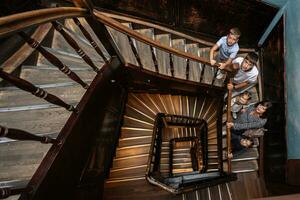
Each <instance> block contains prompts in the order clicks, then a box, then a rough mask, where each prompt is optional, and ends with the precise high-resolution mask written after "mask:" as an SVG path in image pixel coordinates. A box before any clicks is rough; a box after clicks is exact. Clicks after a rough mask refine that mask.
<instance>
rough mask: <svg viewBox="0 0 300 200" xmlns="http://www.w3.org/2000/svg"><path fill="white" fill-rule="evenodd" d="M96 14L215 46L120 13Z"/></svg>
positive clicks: (242, 50)
mask: <svg viewBox="0 0 300 200" xmlns="http://www.w3.org/2000/svg"><path fill="white" fill-rule="evenodd" d="M97 12H98V13H101V14H103V15H105V16H107V17H110V18H113V19H117V20H122V21H126V22H130V23H134V24H138V25H140V26H143V27H148V28H153V29H156V30H158V31H160V32H163V33H169V34H171V35H174V36H176V37H177V38H184V39H186V40H189V41H191V42H193V43H197V44H200V45H203V46H204V47H212V46H213V45H214V44H215V43H212V42H208V41H206V40H201V39H199V38H195V37H192V36H190V35H187V34H184V33H182V32H178V31H175V30H173V29H170V28H167V27H165V26H161V25H158V24H154V23H151V22H147V21H144V20H140V19H137V18H134V17H132V16H130V17H129V16H123V15H122V14H120V13H118V14H114V13H112V12H106V11H105V10H104V11H102V10H101V8H99V9H98V8H97ZM239 52H240V53H247V52H254V49H251V48H250V49H249V48H240V49H239Z"/></svg>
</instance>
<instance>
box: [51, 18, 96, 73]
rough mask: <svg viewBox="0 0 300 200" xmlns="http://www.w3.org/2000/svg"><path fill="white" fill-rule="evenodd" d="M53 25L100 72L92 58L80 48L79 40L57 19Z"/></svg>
mask: <svg viewBox="0 0 300 200" xmlns="http://www.w3.org/2000/svg"><path fill="white" fill-rule="evenodd" d="M51 23H52V25H53V27H54V28H55V29H56V30H57V31H58V32H59V33H60V34H61V35H62V36H63V37H64V38H65V40H66V41H67V43H68V44H69V45H70V46H71V47H72V48H73V49H74V50H75V51H76V53H77V54H78V55H79V56H80V57H81V58H82V59H83V60H84V61H85V62H86V63H87V64H88V65H89V66H91V67H92V68H93V70H94V71H95V72H98V71H99V69H98V68H97V67H96V65H95V64H94V62H93V61H92V59H91V58H90V57H89V56H88V55H87V54H86V53H85V52H84V51H83V50H82V49H81V48H80V46H79V45H78V44H77V42H76V41H75V40H74V39H73V38H72V37H71V36H70V35H69V34H68V33H67V32H66V31H65V30H64V29H63V26H62V25H61V24H60V23H58V22H57V21H53V22H51Z"/></svg>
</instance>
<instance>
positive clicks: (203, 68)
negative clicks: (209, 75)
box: [199, 64, 206, 83]
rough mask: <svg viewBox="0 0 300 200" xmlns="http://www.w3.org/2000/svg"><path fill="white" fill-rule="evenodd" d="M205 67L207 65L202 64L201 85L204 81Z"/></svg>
mask: <svg viewBox="0 0 300 200" xmlns="http://www.w3.org/2000/svg"><path fill="white" fill-rule="evenodd" d="M205 67H206V65H205V64H202V69H201V75H200V81H199V82H200V83H201V82H202V80H203V76H204V71H205Z"/></svg>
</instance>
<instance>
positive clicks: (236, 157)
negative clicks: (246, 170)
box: [232, 148, 259, 162]
mask: <svg viewBox="0 0 300 200" xmlns="http://www.w3.org/2000/svg"><path fill="white" fill-rule="evenodd" d="M258 157H259V154H258V150H257V148H249V149H247V150H246V151H244V152H240V153H237V154H233V159H232V162H238V161H245V160H256V159H258Z"/></svg>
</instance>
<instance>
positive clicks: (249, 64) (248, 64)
mask: <svg viewBox="0 0 300 200" xmlns="http://www.w3.org/2000/svg"><path fill="white" fill-rule="evenodd" d="M257 61H258V55H257V54H256V53H254V52H250V53H248V54H247V56H246V57H245V58H244V60H243V62H242V66H241V68H242V70H243V71H245V72H246V71H249V70H251V69H252V68H253V66H254V65H256V62H257Z"/></svg>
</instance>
